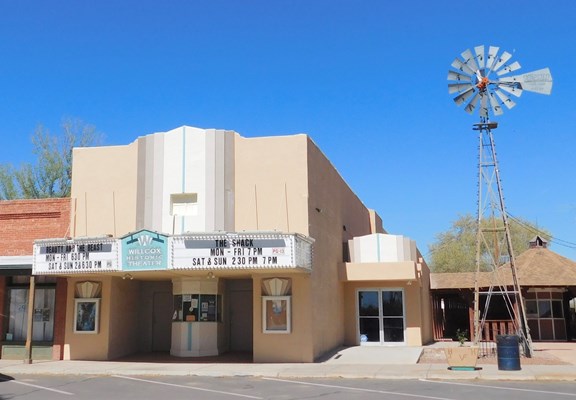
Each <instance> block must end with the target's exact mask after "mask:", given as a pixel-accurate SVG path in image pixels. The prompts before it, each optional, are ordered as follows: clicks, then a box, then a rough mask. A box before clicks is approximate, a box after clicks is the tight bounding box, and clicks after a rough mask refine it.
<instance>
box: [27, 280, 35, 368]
mask: <svg viewBox="0 0 576 400" xmlns="http://www.w3.org/2000/svg"><path fill="white" fill-rule="evenodd" d="M35 292H36V282H35V280H34V275H30V289H29V293H28V326H27V329H26V348H25V355H24V363H25V364H32V334H33V329H32V325H33V323H34V297H35Z"/></svg>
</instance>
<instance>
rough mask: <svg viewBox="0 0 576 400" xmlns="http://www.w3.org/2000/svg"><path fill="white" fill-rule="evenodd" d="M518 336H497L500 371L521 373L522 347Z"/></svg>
mask: <svg viewBox="0 0 576 400" xmlns="http://www.w3.org/2000/svg"><path fill="white" fill-rule="evenodd" d="M519 342H520V340H519V337H518V336H516V335H498V336H496V352H497V353H498V369H499V370H501V371H520V369H521V368H520V345H519Z"/></svg>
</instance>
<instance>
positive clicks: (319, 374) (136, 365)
mask: <svg viewBox="0 0 576 400" xmlns="http://www.w3.org/2000/svg"><path fill="white" fill-rule="evenodd" d="M436 345H438V344H436ZM422 349H423V348H422V347H393V348H382V347H372V348H370V347H351V348H348V349H342V350H341V351H339V352H336V353H335V354H334V355H333V356H332V357H330V358H328V359H326V360H323V361H320V362H317V363H309V364H255V363H182V362H178V363H171V362H130V361H37V362H33V363H32V364H24V363H23V362H22V361H19V360H17V361H14V360H0V374H3V375H8V376H10V375H20V374H23V375H26V374H30V375H35V374H42V375H58V374H70V375H131V376H145V375H147V376H207V377H230V376H250V377H274V378H284V379H295V378H300V379H304V378H360V379H362V378H367V379H436V380H474V379H481V380H490V381H493V380H547V381H551V380H562V381H575V380H576V344H574V343H551V344H546V345H545V346H544V348H543V345H542V344H538V345H536V346H535V349H536V350H537V351H551V352H554V354H555V356H556V357H558V359H561V360H562V361H564V362H570V364H565V365H532V364H531V365H524V364H522V365H521V367H522V369H521V370H520V371H500V370H498V366H497V365H495V364H479V365H478V369H477V370H476V371H451V370H448V366H447V364H445V363H441V362H440V363H424V364H423V363H417V361H418V357H417V356H418V355H419V354H420V352H421V351H422ZM383 360H385V361H383Z"/></svg>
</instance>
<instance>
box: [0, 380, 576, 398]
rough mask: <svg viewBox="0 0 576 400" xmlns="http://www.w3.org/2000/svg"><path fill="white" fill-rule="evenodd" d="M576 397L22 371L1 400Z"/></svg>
mask: <svg viewBox="0 0 576 400" xmlns="http://www.w3.org/2000/svg"><path fill="white" fill-rule="evenodd" d="M74 398H79V399H82V400H96V399H140V400H146V399H155V400H158V399H187V400H190V399H202V400H226V399H229V400H235V399H238V400H240V399H255V400H260V399H262V400H264V399H269V400H292V399H313V398H322V399H330V400H332V399H334V400H356V399H358V400H371V399H391V400H396V399H415V400H417V399H435V400H459V399H466V400H485V399H490V398H506V399H507V400H514V399H518V400H520V399H522V400H540V399H544V398H545V399H547V400H556V399H571V398H575V399H576V385H574V383H573V382H556V381H548V382H525V381H523V382H506V381H500V382H478V381H457V382H456V381H440V380H422V379H421V380H396V381H384V380H378V379H279V378H254V377H225V378H210V377H189V376H188V377H178V376H157V377H129V376H120V375H118V376H78V375H58V376H41V375H35V376H30V375H18V376H6V375H4V376H2V377H1V378H0V399H2V400H4V399H6V400H8V399H19V400H52V399H68V400H70V399H74Z"/></svg>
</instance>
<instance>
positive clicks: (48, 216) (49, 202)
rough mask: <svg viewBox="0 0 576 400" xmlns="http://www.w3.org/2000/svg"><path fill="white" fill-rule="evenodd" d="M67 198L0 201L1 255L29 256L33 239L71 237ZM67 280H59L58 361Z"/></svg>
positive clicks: (2, 284) (2, 282) (1, 298)
mask: <svg viewBox="0 0 576 400" xmlns="http://www.w3.org/2000/svg"><path fill="white" fill-rule="evenodd" d="M69 226H70V199H69V198H65V199H38V200H7V201H0V256H30V255H32V249H33V244H34V240H36V239H47V238H62V237H66V236H68V235H69V234H70V231H69ZM66 291H67V282H66V278H58V280H57V284H56V305H55V310H54V312H55V315H54V341H53V347H52V350H53V353H52V358H53V359H54V360H61V359H62V356H63V348H64V332H65V323H66ZM5 304H6V277H4V276H0V337H4V334H5V333H6V329H7V321H6V315H5V309H6V305H5Z"/></svg>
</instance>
